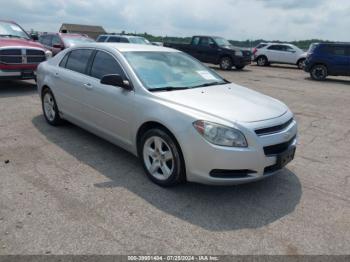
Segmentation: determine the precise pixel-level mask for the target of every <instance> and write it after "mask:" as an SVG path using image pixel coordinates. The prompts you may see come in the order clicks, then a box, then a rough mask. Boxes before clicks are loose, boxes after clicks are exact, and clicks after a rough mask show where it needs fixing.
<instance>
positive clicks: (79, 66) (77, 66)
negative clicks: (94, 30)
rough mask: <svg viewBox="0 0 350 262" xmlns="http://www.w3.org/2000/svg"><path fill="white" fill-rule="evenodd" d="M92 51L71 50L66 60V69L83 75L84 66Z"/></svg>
mask: <svg viewBox="0 0 350 262" xmlns="http://www.w3.org/2000/svg"><path fill="white" fill-rule="evenodd" d="M92 52H93V51H92V50H88V49H78V50H73V51H72V52H71V53H70V55H69V58H68V61H67V65H66V68H67V69H70V70H72V71H75V72H78V73H82V74H85V70H86V66H87V64H88V62H89V58H90V56H91V54H92Z"/></svg>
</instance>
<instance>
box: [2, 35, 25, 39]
mask: <svg viewBox="0 0 350 262" xmlns="http://www.w3.org/2000/svg"><path fill="white" fill-rule="evenodd" d="M1 36H5V37H10V38H23V39H27V38H26V37H24V36H19V35H0V37H1Z"/></svg>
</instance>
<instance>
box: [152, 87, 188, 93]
mask: <svg viewBox="0 0 350 262" xmlns="http://www.w3.org/2000/svg"><path fill="white" fill-rule="evenodd" d="M185 89H189V87H185V86H177V87H176V86H165V87H159V88H150V89H148V91H150V92H158V91H174V90H185Z"/></svg>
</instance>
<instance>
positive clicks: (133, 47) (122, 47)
mask: <svg viewBox="0 0 350 262" xmlns="http://www.w3.org/2000/svg"><path fill="white" fill-rule="evenodd" d="M76 47H80V48H99V47H107V48H111V49H115V50H117V51H119V52H131V51H135V52H180V51H179V50H175V49H172V48H167V47H162V46H155V45H138V44H129V43H91V44H79V45H77V46H76Z"/></svg>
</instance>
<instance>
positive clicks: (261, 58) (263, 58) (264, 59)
mask: <svg viewBox="0 0 350 262" xmlns="http://www.w3.org/2000/svg"><path fill="white" fill-rule="evenodd" d="M256 64H257V65H258V66H267V65H268V64H269V61H268V60H267V57H266V56H259V57H258V58H257V59H256Z"/></svg>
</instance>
